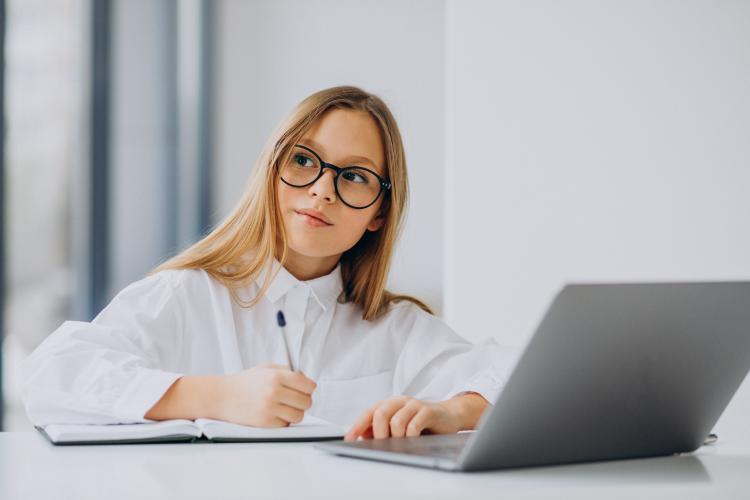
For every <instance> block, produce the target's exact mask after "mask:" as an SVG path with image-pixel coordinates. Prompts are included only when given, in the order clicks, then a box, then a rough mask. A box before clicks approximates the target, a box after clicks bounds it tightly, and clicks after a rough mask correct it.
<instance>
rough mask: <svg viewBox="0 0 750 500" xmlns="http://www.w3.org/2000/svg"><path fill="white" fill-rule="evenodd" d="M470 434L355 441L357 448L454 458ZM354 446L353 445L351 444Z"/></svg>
mask: <svg viewBox="0 0 750 500" xmlns="http://www.w3.org/2000/svg"><path fill="white" fill-rule="evenodd" d="M471 434H472V433H470V432H462V433H460V434H435V435H432V434H431V435H426V436H419V437H414V438H392V439H368V440H365V441H356V442H355V443H356V446H357V447H358V448H368V449H372V450H379V451H388V452H391V453H404V454H407V455H420V456H426V457H445V458H456V457H458V455H460V454H461V450H463V448H464V446H466V442H467V441H468V440H469V438H470V437H471ZM353 444H354V443H353Z"/></svg>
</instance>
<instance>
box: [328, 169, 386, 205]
mask: <svg viewBox="0 0 750 500" xmlns="http://www.w3.org/2000/svg"><path fill="white" fill-rule="evenodd" d="M338 188H339V195H340V196H341V198H342V199H343V200H344V201H345V202H346V203H348V204H349V205H352V206H354V207H366V206H367V205H370V204H371V203H372V202H374V201H375V200H376V199H377V197H378V195H379V194H380V180H379V179H378V178H377V177H376V176H375V174H373V173H372V172H370V171H368V170H365V169H364V168H358V167H349V168H346V169H344V171H343V172H341V175H340V176H339V180H338Z"/></svg>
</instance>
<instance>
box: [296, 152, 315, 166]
mask: <svg viewBox="0 0 750 500" xmlns="http://www.w3.org/2000/svg"><path fill="white" fill-rule="evenodd" d="M293 161H294V164H295V166H298V167H306V168H307V167H314V166H315V162H314V161H312V160H311V159H310V158H308V157H307V156H305V155H294V158H293Z"/></svg>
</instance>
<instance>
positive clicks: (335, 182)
mask: <svg viewBox="0 0 750 500" xmlns="http://www.w3.org/2000/svg"><path fill="white" fill-rule="evenodd" d="M295 147H298V148H302V149H304V150H306V151H309V152H310V153H312V155H313V156H315V158H317V160H318V162H320V171H319V172H318V175H316V176H315V178H314V179H313V180H311V181H310V182H308V183H307V184H303V185H301V186H298V185H296V184H290V183H289V182H287V181H286V180H285V179H284V178H283V177H282V176H281V171H280V169H279V168H278V167H277V172H278V173H279V179H281V181H282V182H283V183H284V184H286V185H287V186H291V187H295V188H303V187H307V186H311V185H313V184H315V183H316V182H318V179H320V178H321V177H323V173H324V172H325V170H326V169H327V168H330V169H331V170H333V171H334V172H336V177H334V179H333V187H334V189H335V190H336V196H337V197H338V199H339V200H341V203H343V204H344V205H346V206H347V207H350V208H354V209H356V210H362V209H365V208H367V207H370V206H372V205H373V204H374V203H375V202H376V201H378V199H379V198H380V195H381V194H383V191H388V190H390V189H391V183H390V182H388V181H385V180H383V178H382V177H380V176H379V175H378V173H377V172H373V171H372V170H370V169H369V168H367V167H360V166H358V165H351V166H348V167H339V166H336V165H334V164H333V163H327V162H324V161H323V159H322V158H321V157H320V155H318V153H316V152H315V151H313V150H312V149H310V148H308V147H307V146H303V145H302V144H295ZM354 169H360V170H367V171H368V172H370V173H371V174H372V175H374V176H375V177H376V178H377V179H378V181H379V182H380V191H378V195H377V196H375V199H374V200H372V203H370V204H369V205H365V206H363V207H356V206H354V205H350V204H349V203H347V202H346V201H345V200H344V198H343V197H342V196H341V193H339V177H341V174H342V173H344V172H347V171H349V170H354Z"/></svg>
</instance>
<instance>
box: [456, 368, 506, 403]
mask: <svg viewBox="0 0 750 500" xmlns="http://www.w3.org/2000/svg"><path fill="white" fill-rule="evenodd" d="M502 389H503V385H502V383H500V382H498V381H497V380H496V379H495V378H494V377H492V376H491V375H488V374H484V373H482V374H479V375H477V376H475V377H472V378H471V379H469V381H468V382H466V383H465V384H461V385H459V386H458V387H456V388H455V390H454V391H453V392H452V393H451V394H452V395H451V396H450V397H451V398H455V397H456V396H459V395H461V394H466V393H469V392H476V393H477V394H479V395H480V396H482V397H483V398H484V399H486V400H487V401H488V402H489V403H490V404H491V405H494V404H495V401H497V398H498V396H499V395H500V391H501V390H502Z"/></svg>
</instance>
